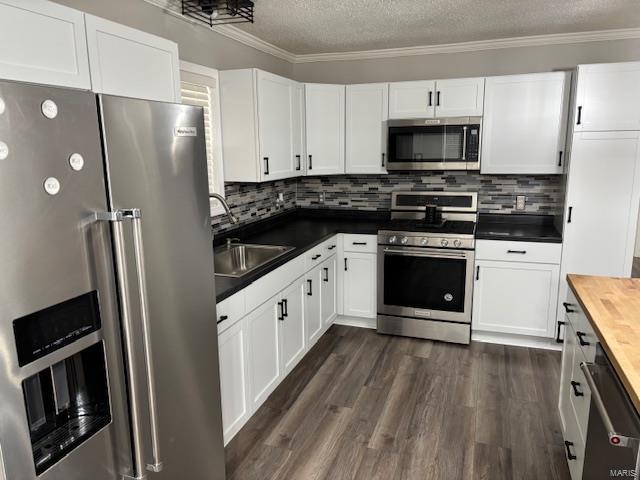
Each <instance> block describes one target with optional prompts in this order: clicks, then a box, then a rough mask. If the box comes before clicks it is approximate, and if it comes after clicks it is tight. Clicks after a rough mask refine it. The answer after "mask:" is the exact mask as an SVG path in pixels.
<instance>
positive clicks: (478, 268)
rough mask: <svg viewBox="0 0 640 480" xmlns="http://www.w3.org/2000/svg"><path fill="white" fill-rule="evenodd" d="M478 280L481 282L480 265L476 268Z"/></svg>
mask: <svg viewBox="0 0 640 480" xmlns="http://www.w3.org/2000/svg"><path fill="white" fill-rule="evenodd" d="M476 280H480V265H478V266H477V267H476Z"/></svg>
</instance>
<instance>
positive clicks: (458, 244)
mask: <svg viewBox="0 0 640 480" xmlns="http://www.w3.org/2000/svg"><path fill="white" fill-rule="evenodd" d="M461 245H462V242H461V241H460V240H454V241H453V246H454V247H456V248H460V246H461Z"/></svg>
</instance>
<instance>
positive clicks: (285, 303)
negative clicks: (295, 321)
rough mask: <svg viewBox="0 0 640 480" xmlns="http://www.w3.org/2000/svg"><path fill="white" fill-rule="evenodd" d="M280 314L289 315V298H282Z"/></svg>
mask: <svg viewBox="0 0 640 480" xmlns="http://www.w3.org/2000/svg"><path fill="white" fill-rule="evenodd" d="M282 316H283V317H288V316H289V300H287V299H286V298H285V299H283V300H282Z"/></svg>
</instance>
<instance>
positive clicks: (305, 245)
mask: <svg viewBox="0 0 640 480" xmlns="http://www.w3.org/2000/svg"><path fill="white" fill-rule="evenodd" d="M388 222H389V212H385V211H382V212H365V211H349V210H331V209H309V208H298V209H293V210H288V211H287V212H284V213H282V214H279V215H276V216H273V217H270V218H267V219H264V220H258V221H256V222H253V223H251V224H249V225H246V226H243V227H239V228H236V229H233V230H230V231H228V232H224V233H222V234H219V235H216V236H215V237H214V241H213V246H214V248H215V247H217V246H221V245H224V243H225V242H226V239H227V238H238V239H240V241H241V242H242V243H253V244H261V245H281V246H286V247H294V248H293V250H291V251H289V252H287V253H286V254H284V255H282V256H281V257H278V258H277V259H275V260H274V261H272V262H269V263H268V264H267V265H265V266H263V267H261V268H258V269H256V270H254V271H253V272H251V273H249V274H247V275H245V276H244V277H242V278H233V277H222V276H219V275H216V301H217V302H221V301H222V300H224V299H225V298H228V297H230V296H231V295H233V294H234V293H236V292H238V291H239V290H242V289H243V288H245V287H247V286H248V285H250V284H252V283H253V282H255V281H256V280H258V279H259V278H260V277H262V276H264V275H265V274H267V273H269V272H271V271H272V270H275V269H276V268H278V267H279V266H281V265H284V264H285V263H287V262H288V261H290V260H291V259H293V258H295V257H297V256H298V255H301V254H302V253H304V252H306V251H307V250H309V249H311V248H313V247H314V246H316V245H318V244H320V243H322V242H323V241H325V240H326V239H328V238H330V237H332V236H333V235H335V234H337V233H360V234H369V235H375V234H377V233H378V230H383V229H384V228H385V227H386V226H387V225H388ZM476 238H478V239H490V240H517V241H518V240H519V241H528V242H552V243H560V242H562V235H561V234H560V232H559V231H558V230H557V228H556V227H555V226H554V223H553V217H552V216H549V215H513V214H510V215H506V214H504V215H496V214H480V216H479V220H478V225H477V230H476Z"/></svg>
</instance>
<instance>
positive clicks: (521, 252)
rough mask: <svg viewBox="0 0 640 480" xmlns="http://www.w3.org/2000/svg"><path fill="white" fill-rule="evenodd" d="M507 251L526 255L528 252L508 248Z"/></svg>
mask: <svg viewBox="0 0 640 480" xmlns="http://www.w3.org/2000/svg"><path fill="white" fill-rule="evenodd" d="M507 253H519V254H520V255H524V254H525V253H527V251H526V250H507Z"/></svg>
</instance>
